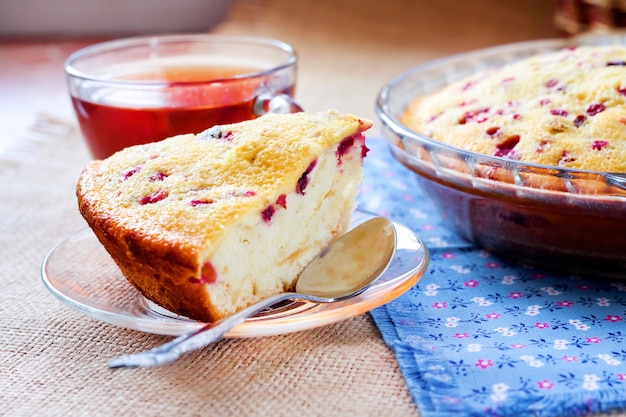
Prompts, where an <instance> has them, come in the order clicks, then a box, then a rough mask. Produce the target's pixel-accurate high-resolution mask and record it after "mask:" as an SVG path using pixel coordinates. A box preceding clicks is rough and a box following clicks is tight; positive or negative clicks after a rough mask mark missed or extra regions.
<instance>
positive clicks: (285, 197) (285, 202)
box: [276, 194, 287, 209]
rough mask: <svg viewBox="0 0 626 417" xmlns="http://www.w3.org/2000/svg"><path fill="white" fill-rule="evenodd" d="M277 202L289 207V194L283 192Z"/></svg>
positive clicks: (283, 206)
mask: <svg viewBox="0 0 626 417" xmlns="http://www.w3.org/2000/svg"><path fill="white" fill-rule="evenodd" d="M276 204H277V205H279V206H281V207H282V208H284V209H286V208H287V196H286V195H285V194H281V195H279V196H278V198H277V199H276Z"/></svg>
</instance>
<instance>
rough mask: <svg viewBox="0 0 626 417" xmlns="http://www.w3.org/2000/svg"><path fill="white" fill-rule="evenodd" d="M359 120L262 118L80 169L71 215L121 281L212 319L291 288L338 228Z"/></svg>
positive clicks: (359, 153)
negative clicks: (75, 210) (77, 214)
mask: <svg viewBox="0 0 626 417" xmlns="http://www.w3.org/2000/svg"><path fill="white" fill-rule="evenodd" d="M370 126H371V122H369V121H368V120H364V119H360V118H357V117H355V116H351V115H340V114H338V113H337V112H334V111H329V112H320V113H316V114H307V113H297V114H291V115H266V116H263V117H260V118H258V119H255V120H253V121H247V122H242V123H236V124H231V125H222V126H215V127H213V128H210V129H208V130H206V131H204V132H202V133H199V134H197V135H193V134H189V135H180V136H176V137H173V138H169V139H166V140H163V141H160V142H155V143H150V144H146V145H139V146H134V147H130V148H126V149H124V150H122V151H120V152H117V153H116V154H114V155H112V156H111V157H109V158H107V159H105V160H97V161H92V162H91V163H90V164H88V166H87V167H86V168H85V170H84V171H83V173H82V174H81V177H80V179H79V181H78V185H77V197H78V205H79V209H80V211H81V213H82V215H83V217H84V218H85V219H86V221H87V222H88V224H89V226H90V227H91V228H92V230H94V232H95V234H96V236H98V238H99V240H100V241H101V243H102V244H103V245H104V247H105V248H106V249H107V250H108V252H109V253H110V254H111V256H112V258H113V259H114V260H115V261H116V263H117V264H118V266H119V267H120V269H121V270H122V272H123V273H124V275H125V276H126V278H127V279H128V280H129V281H130V282H131V283H132V284H133V285H134V286H135V287H136V288H137V289H138V290H139V291H140V292H141V293H142V294H143V295H144V296H146V297H147V298H149V299H151V300H152V301H154V302H156V303H157V304H160V305H161V306H163V307H165V308H168V309H170V310H172V311H174V312H176V313H178V314H182V315H185V316H188V317H192V318H195V319H198V320H203V321H214V320H217V319H220V318H223V317H225V316H228V315H230V314H233V313H234V312H236V311H238V310H241V309H243V308H245V307H247V306H248V305H250V304H252V303H254V302H256V301H259V300H260V299H262V298H265V297H267V296H269V295H272V294H274V293H278V292H282V291H285V290H288V289H290V288H292V287H293V284H294V282H295V279H296V278H297V275H298V274H299V273H300V271H301V270H302V269H303V268H304V266H306V264H308V262H310V260H312V258H313V257H315V256H316V255H317V253H319V251H320V250H321V249H322V248H323V247H324V246H325V245H326V244H328V243H329V242H330V241H331V240H332V239H335V238H336V237H337V236H338V235H340V234H342V233H343V232H345V230H346V228H347V227H348V226H349V222H350V217H351V212H352V210H353V209H354V204H355V203H354V201H355V197H356V193H357V187H358V184H359V183H360V182H361V179H362V178H361V177H362V170H361V168H362V160H363V157H364V156H365V154H366V153H367V147H366V146H365V137H364V136H363V134H362V132H364V131H365V130H367V129H368V128H369V127H370Z"/></svg>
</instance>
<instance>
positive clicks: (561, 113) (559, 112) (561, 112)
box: [550, 109, 569, 117]
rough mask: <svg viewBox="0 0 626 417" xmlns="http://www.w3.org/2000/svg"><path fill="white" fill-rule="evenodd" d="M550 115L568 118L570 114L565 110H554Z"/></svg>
mask: <svg viewBox="0 0 626 417" xmlns="http://www.w3.org/2000/svg"><path fill="white" fill-rule="evenodd" d="M550 114H551V115H553V116H563V117H566V116H567V115H568V114H569V113H567V110H563V109H552V110H550Z"/></svg>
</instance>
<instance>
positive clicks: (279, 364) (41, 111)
mask: <svg viewBox="0 0 626 417" xmlns="http://www.w3.org/2000/svg"><path fill="white" fill-rule="evenodd" d="M551 7H552V2H550V1H547V0H529V1H525V2H518V1H514V0H506V1H502V0H480V1H479V0H475V1H471V2H459V1H456V0H438V1H434V0H431V1H429V0H422V1H415V0H389V1H386V2H375V1H371V0H368V1H363V0H343V1H331V0H316V1H314V0H306V1H297V2H296V1H290V0H240V1H237V2H236V3H235V4H234V7H233V9H232V10H231V12H230V14H229V16H228V18H227V19H226V20H225V21H224V22H222V23H221V24H219V25H218V26H217V27H214V28H212V29H211V31H212V32H215V33H229V34H249V35H262V36H270V37H275V38H278V39H281V40H284V41H286V42H288V43H291V44H292V45H293V46H295V48H296V49H297V51H298V53H299V58H300V66H299V79H298V88H297V92H296V97H297V99H298V101H299V102H300V103H301V105H302V106H303V107H304V108H305V109H306V110H309V111H317V110H324V109H329V108H334V109H337V110H339V111H341V112H347V113H354V114H357V115H359V116H361V117H367V118H370V119H372V120H375V119H376V116H375V112H374V103H375V100H376V96H377V94H378V92H379V90H380V89H381V88H382V87H383V85H384V84H385V83H386V82H387V81H389V80H390V79H391V78H393V77H394V76H395V75H398V74H399V73H401V72H402V71H404V70H406V69H408V68H410V67H412V66H415V65H418V64H420V63H423V62H425V61H428V60H430V59H434V58H438V57H442V56H446V55H450V54H454V53H458V52H464V51H468V50H472V49H477V48H482V47H487V46H492V45H497V44H502V43H508V42H517V41H524V40H532V39H542V38H550V37H555V36H558V34H557V32H556V30H555V28H554V25H553V21H552V8H551ZM111 36H113V37H117V36H119V34H115V35H105V36H103V37H102V38H98V39H94V38H81V37H79V36H75V37H67V38H62V39H51V40H50V39H47V40H43V39H4V40H0V62H2V70H0V189H1V190H2V191H3V194H6V193H8V194H9V196H8V198H7V197H6V195H5V196H4V198H3V199H2V200H0V245H1V246H0V247H1V248H2V250H1V251H0V262H2V263H3V265H4V268H3V269H2V272H1V273H0V285H1V286H2V288H3V295H2V297H1V298H0V331H1V332H2V335H3V344H2V346H1V347H0V404H1V406H0V415H11V416H22V415H32V414H38V415H89V416H96V415H103V416H105V415H174V414H175V415H207V414H209V413H210V414H212V415H235V414H239V415H274V416H281V415H293V414H294V413H299V414H300V415H340V414H341V415H397V416H403V415H407V416H408V415H418V414H419V412H418V410H417V409H416V407H415V405H414V403H413V401H412V399H411V397H410V395H409V393H408V391H407V389H406V385H405V383H404V379H403V377H402V375H401V373H400V371H399V369H398V367H397V364H396V361H395V358H394V356H393V353H392V351H391V350H390V349H389V348H388V347H387V346H386V345H385V344H384V342H383V341H382V338H381V337H380V334H379V332H378V329H377V328H376V326H375V325H374V323H373V321H372V319H371V317H370V316H369V315H367V314H366V315H363V316H360V317H356V318H353V319H351V320H348V321H345V322H342V323H338V324H335V325H331V326H327V327H324V328H319V329H314V330H307V331H303V332H298V333H292V334H287V335H280V336H272V337H266V338H257V339H238V340H235V339H228V340H223V341H221V342H219V343H217V344H215V345H213V346H210V347H207V348H205V349H203V350H201V351H200V352H198V353H196V354H191V355H187V356H185V357H184V358H182V359H181V360H179V361H178V362H176V363H174V364H172V365H170V366H167V367H163V368H156V369H146V370H117V371H112V370H109V369H107V368H106V366H105V364H106V362H107V361H108V360H109V359H110V358H112V357H115V356H118V355H120V354H124V353H130V352H133V351H137V350H140V349H144V348H148V347H153V346H156V345H158V344H161V343H163V342H165V341H167V340H168V339H169V338H168V337H164V336H158V335H152V334H147V333H141V332H136V331H132V330H126V329H122V328H119V327H115V326H112V325H108V324H105V323H101V322H99V321H96V320H94V319H91V318H87V317H85V316H83V315H81V314H80V313H77V312H75V311H73V310H71V309H69V308H68V307H66V306H65V305H63V304H61V303H60V302H59V301H57V300H56V299H54V298H53V297H52V295H51V294H50V293H49V292H48V291H47V290H46V289H45V288H44V287H43V285H42V284H41V280H40V271H39V268H40V266H41V262H42V260H43V258H44V256H45V255H46V253H47V252H48V250H49V249H50V248H51V247H52V246H53V245H54V244H55V243H56V242H57V241H59V240H60V239H62V238H64V237H66V236H68V235H69V234H70V233H71V232H73V231H76V230H79V229H81V228H82V227H84V223H83V221H82V219H81V218H80V215H79V214H78V212H77V210H76V203H75V197H74V185H75V182H76V179H77V176H78V174H79V173H80V170H81V169H82V166H83V165H84V164H85V163H86V162H87V161H88V160H89V155H88V153H87V150H86V148H85V146H84V144H83V143H82V141H81V139H80V137H79V134H78V132H77V130H76V128H75V121H74V118H73V115H72V112H71V107H70V102H69V99H68V97H67V95H66V92H65V84H64V78H63V77H64V74H63V60H64V59H65V58H66V57H67V56H68V55H69V54H70V53H71V52H72V51H74V50H76V49H78V48H80V47H82V46H85V45H88V44H91V43H94V42H96V41H98V40H101V39H105V38H107V37H111ZM377 129H378V125H377V123H375V127H374V128H373V129H372V132H373V133H372V134H374V135H375V134H378V132H377Z"/></svg>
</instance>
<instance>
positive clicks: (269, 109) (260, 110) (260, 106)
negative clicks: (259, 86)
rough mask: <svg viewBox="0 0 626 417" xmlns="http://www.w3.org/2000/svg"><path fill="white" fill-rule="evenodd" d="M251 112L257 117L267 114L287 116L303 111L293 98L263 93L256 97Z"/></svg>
mask: <svg viewBox="0 0 626 417" xmlns="http://www.w3.org/2000/svg"><path fill="white" fill-rule="evenodd" d="M252 111H253V112H254V114H255V115H257V116H263V115H264V114H267V113H275V114H287V113H298V112H301V111H304V110H303V109H302V107H300V105H299V104H298V103H296V102H295V100H294V99H293V97H291V96H289V95H287V94H274V93H271V92H264V93H261V94H259V95H258V96H257V98H256V100H255V101H254V104H253V106H252Z"/></svg>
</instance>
